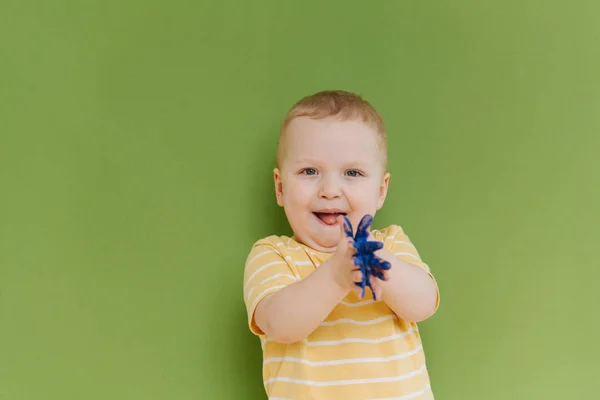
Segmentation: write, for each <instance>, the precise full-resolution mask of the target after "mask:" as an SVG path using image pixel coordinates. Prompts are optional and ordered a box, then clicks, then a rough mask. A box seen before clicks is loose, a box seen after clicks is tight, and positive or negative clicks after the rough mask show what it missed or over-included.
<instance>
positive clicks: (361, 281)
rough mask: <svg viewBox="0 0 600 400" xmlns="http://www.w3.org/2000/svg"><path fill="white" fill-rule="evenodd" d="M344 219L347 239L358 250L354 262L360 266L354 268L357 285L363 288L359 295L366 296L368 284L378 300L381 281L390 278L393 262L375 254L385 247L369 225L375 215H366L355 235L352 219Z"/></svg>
mask: <svg viewBox="0 0 600 400" xmlns="http://www.w3.org/2000/svg"><path fill="white" fill-rule="evenodd" d="M344 221H345V224H344V232H345V234H346V237H347V240H348V241H349V242H350V243H352V244H353V247H354V248H355V250H356V252H355V254H354V256H353V263H354V265H355V266H356V267H358V268H354V269H353V271H354V272H353V279H354V281H355V285H356V286H359V287H360V289H361V290H360V294H359V296H360V297H364V295H365V286H368V287H369V288H371V291H372V292H373V298H374V299H375V300H377V299H378V298H380V297H381V291H382V288H381V286H380V281H381V280H384V281H385V280H387V279H388V274H387V271H388V270H389V269H390V268H391V264H390V263H389V262H387V261H385V260H383V259H381V258H379V257H377V256H376V255H375V251H377V250H380V249H382V248H383V243H381V242H378V241H376V240H375V238H374V237H373V234H372V233H371V232H370V229H369V227H370V226H371V223H372V222H373V217H372V216H371V215H369V214H367V215H365V216H364V217H363V218H362V219H361V221H360V223H359V225H358V227H357V230H356V234H355V235H354V233H353V230H352V223H351V222H350V220H349V219H348V218H346V217H344ZM369 239H370V240H369Z"/></svg>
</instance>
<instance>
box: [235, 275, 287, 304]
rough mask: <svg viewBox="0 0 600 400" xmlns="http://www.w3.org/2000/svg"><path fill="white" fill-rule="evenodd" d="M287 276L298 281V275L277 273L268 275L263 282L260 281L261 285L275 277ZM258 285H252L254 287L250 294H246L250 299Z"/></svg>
mask: <svg viewBox="0 0 600 400" xmlns="http://www.w3.org/2000/svg"><path fill="white" fill-rule="evenodd" d="M282 276H285V277H286V278H292V279H293V280H294V281H296V277H295V276H294V275H290V274H275V275H273V276H271V277H268V278H267V279H265V280H263V281H262V282H261V283H259V285H262V284H263V283H267V282H269V281H271V280H273V279H276V278H279V277H282ZM256 287H257V286H252V289H250V291H249V292H248V295H247V296H246V297H247V298H248V299H249V298H250V297H251V296H252V292H254V289H255V288H256Z"/></svg>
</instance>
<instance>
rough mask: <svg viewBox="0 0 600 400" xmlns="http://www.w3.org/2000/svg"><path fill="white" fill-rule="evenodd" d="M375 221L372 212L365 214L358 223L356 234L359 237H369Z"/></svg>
mask: <svg viewBox="0 0 600 400" xmlns="http://www.w3.org/2000/svg"><path fill="white" fill-rule="evenodd" d="M372 222H373V216H371V215H370V214H365V216H364V217H362V218H361V220H360V222H359V223H358V227H357V228H356V234H357V236H359V237H362V238H367V237H368V236H369V227H370V226H371V223H372Z"/></svg>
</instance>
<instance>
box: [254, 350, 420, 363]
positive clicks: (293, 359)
mask: <svg viewBox="0 0 600 400" xmlns="http://www.w3.org/2000/svg"><path fill="white" fill-rule="evenodd" d="M421 350H423V346H422V345H418V346H417V347H416V348H415V349H413V350H411V351H407V352H406V353H401V354H395V355H393V356H390V357H373V358H347V359H342V360H328V361H310V360H306V359H304V358H296V357H271V358H267V359H266V360H265V361H264V363H263V364H270V363H274V362H282V361H287V362H292V363H298V364H305V365H310V366H311V367H322V366H324V365H344V364H363V363H382V362H389V361H397V360H402V359H404V358H408V357H410V356H414V355H415V354H417V353H418V352H420V351H421Z"/></svg>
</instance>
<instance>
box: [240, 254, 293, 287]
mask: <svg viewBox="0 0 600 400" xmlns="http://www.w3.org/2000/svg"><path fill="white" fill-rule="evenodd" d="M279 264H284V265H287V264H286V262H285V261H271V262H270V263H267V264H265V265H263V266H262V267H260V268H259V269H257V270H256V271H254V273H253V274H252V275H250V278H248V280H247V281H246V286H244V290H247V289H248V285H250V281H251V280H252V278H254V277H255V276H256V275H257V274H260V272H261V271H262V270H264V269H265V268H269V267H271V266H273V265H279Z"/></svg>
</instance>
